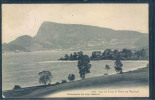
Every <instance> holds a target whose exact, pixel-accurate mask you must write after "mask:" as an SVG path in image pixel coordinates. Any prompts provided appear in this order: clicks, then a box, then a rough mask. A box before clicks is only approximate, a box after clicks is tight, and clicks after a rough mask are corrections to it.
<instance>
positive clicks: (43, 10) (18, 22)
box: [2, 4, 148, 43]
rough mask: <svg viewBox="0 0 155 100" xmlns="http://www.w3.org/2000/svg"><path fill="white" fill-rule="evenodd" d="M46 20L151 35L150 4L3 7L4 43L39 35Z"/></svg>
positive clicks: (20, 5) (13, 5)
mask: <svg viewBox="0 0 155 100" xmlns="http://www.w3.org/2000/svg"><path fill="white" fill-rule="evenodd" d="M44 21H50V22H56V23H65V24H84V25H92V26H99V27H104V28H111V29H114V30H132V31H138V32H141V33H144V34H147V33H148V4H2V43H8V42H10V41H12V40H14V39H16V38H17V37H19V36H22V35H30V36H32V37H33V36H35V35H36V34H37V32H38V30H39V27H40V25H41V24H42V23H43V22H44Z"/></svg>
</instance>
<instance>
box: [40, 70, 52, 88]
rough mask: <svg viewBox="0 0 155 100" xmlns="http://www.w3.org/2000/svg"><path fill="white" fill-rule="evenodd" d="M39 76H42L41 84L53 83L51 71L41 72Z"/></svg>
mask: <svg viewBox="0 0 155 100" xmlns="http://www.w3.org/2000/svg"><path fill="white" fill-rule="evenodd" d="M39 75H40V78H39V83H42V84H45V85H46V83H51V78H52V74H51V72H50V71H42V72H39Z"/></svg>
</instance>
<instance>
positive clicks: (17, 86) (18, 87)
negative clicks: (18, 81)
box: [13, 85, 21, 90]
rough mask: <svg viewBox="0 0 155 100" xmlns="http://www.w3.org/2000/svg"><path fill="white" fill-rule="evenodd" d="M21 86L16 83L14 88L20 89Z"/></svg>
mask: <svg viewBox="0 0 155 100" xmlns="http://www.w3.org/2000/svg"><path fill="white" fill-rule="evenodd" d="M20 88H21V87H20V86H19V85H15V86H14V88H13V90H16V89H20Z"/></svg>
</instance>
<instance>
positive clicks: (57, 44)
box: [3, 21, 148, 51]
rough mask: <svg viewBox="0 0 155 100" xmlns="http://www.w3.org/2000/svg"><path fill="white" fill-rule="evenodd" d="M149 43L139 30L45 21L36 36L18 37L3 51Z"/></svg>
mask: <svg viewBox="0 0 155 100" xmlns="http://www.w3.org/2000/svg"><path fill="white" fill-rule="evenodd" d="M142 42H143V43H142ZM147 46H148V35H147V34H142V33H139V32H136V31H125V30H122V31H120V30H112V29H109V28H101V27H96V26H89V25H77V24H60V23H53V22H47V21H46V22H43V23H42V24H41V26H40V28H39V30H38V33H37V34H36V36H34V37H30V36H26V35H25V36H21V37H18V38H17V39H16V40H14V41H12V42H10V43H8V44H3V51H15V50H20V51H38V50H53V49H60V50H94V49H95V50H96V49H98V50H102V49H106V48H110V49H113V48H115V49H122V48H129V49H130V48H141V47H147ZM13 47H14V48H13ZM12 48H13V49H12Z"/></svg>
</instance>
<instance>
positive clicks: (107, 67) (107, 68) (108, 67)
mask: <svg viewBox="0 0 155 100" xmlns="http://www.w3.org/2000/svg"><path fill="white" fill-rule="evenodd" d="M105 69H106V70H107V75H108V70H109V69H110V66H109V65H105Z"/></svg>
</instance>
